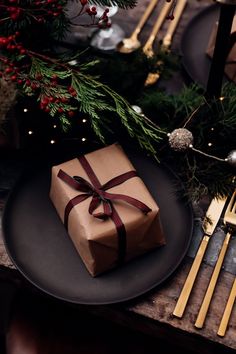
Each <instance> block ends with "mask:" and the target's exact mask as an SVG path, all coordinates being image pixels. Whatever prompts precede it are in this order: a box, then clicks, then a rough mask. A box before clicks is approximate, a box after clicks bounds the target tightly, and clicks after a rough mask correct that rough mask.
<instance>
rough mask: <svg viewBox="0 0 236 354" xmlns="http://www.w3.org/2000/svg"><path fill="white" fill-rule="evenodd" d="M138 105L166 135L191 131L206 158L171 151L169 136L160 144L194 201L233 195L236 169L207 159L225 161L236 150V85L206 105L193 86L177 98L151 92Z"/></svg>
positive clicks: (162, 151)
mask: <svg viewBox="0 0 236 354" xmlns="http://www.w3.org/2000/svg"><path fill="white" fill-rule="evenodd" d="M138 103H139V104H140V106H141V107H142V108H143V110H144V113H145V114H146V115H147V116H148V117H151V118H152V119H153V120H154V121H155V122H156V123H157V124H159V125H160V126H161V128H162V129H163V130H165V131H166V133H168V132H169V133H171V132H172V131H173V130H174V129H176V128H182V127H185V128H187V129H188V130H190V131H191V132H192V134H193V137H194V143H193V145H194V147H196V148H197V149H198V150H200V151H203V152H204V153H205V154H206V155H202V154H200V153H197V152H194V151H191V150H187V151H184V152H175V151H173V150H171V149H170V147H169V144H168V137H167V136H166V138H165V139H163V140H162V141H161V142H160V144H159V151H160V154H161V158H162V159H165V160H166V161H167V162H168V163H169V164H171V165H172V166H173V168H174V169H176V172H177V173H178V174H179V175H180V177H181V179H182V180H183V181H184V183H185V186H186V190H187V191H188V194H189V196H190V197H191V198H192V199H193V200H198V199H200V198H201V197H202V196H203V195H207V194H208V195H211V196H222V195H227V194H229V193H231V192H232V190H233V188H235V183H236V181H235V178H234V176H235V167H233V166H231V165H230V164H228V163H227V162H223V161H219V160H217V159H214V158H211V157H209V156H207V155H213V156H215V157H218V158H221V159H222V160H224V159H225V158H227V156H228V154H229V153H230V152H231V151H233V150H235V148H236V142H235V136H236V86H235V84H232V83H231V84H230V83H228V84H227V85H225V86H224V87H223V89H222V97H221V98H220V99H217V100H211V101H207V100H206V98H205V96H204V91H203V90H202V89H201V88H200V87H198V86H197V85H191V86H189V87H184V88H183V90H182V91H181V92H180V93H178V94H175V95H166V93H165V92H160V91H155V90H153V89H151V90H148V91H147V92H146V93H144V94H143V96H142V97H141V98H140V99H139V101H138ZM233 181H234V182H233Z"/></svg>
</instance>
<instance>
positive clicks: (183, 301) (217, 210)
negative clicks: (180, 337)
mask: <svg viewBox="0 0 236 354" xmlns="http://www.w3.org/2000/svg"><path fill="white" fill-rule="evenodd" d="M226 199H227V198H213V199H212V201H211V203H210V205H209V207H208V209H207V212H206V215H205V218H204V220H203V225H202V228H203V231H204V236H203V238H202V241H201V243H200V246H199V248H198V251H197V254H196V256H195V258H194V261H193V264H192V266H191V269H190V271H189V273H188V276H187V278H186V280H185V283H184V286H183V289H182V291H181V293H180V296H179V299H178V301H177V304H176V306H175V309H174V312H173V315H174V316H176V317H179V318H181V317H182V316H183V313H184V310H185V307H186V305H187V302H188V299H189V296H190V293H191V291H192V288H193V285H194V282H195V279H196V277H197V274H198V271H199V268H200V265H201V263H202V260H203V257H204V254H205V251H206V248H207V245H208V242H209V240H210V237H211V235H212V234H213V232H214V230H215V228H216V225H217V223H218V221H219V219H220V216H221V213H222V211H223V208H224V206H225V202H226Z"/></svg>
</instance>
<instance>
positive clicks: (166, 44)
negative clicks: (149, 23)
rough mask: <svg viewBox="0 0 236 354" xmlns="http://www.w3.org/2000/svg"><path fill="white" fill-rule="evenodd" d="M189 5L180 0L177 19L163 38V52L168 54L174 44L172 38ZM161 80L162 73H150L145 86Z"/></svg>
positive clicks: (176, 9)
mask: <svg viewBox="0 0 236 354" xmlns="http://www.w3.org/2000/svg"><path fill="white" fill-rule="evenodd" d="M186 4H187V0H179V1H178V3H177V5H176V8H175V17H174V19H173V20H172V21H171V22H170V24H169V26H168V28H167V32H166V34H165V36H164V38H163V41H162V45H161V49H162V50H163V52H168V51H169V49H170V46H171V42H172V37H173V35H174V32H175V29H176V27H177V25H178V23H179V20H180V18H181V15H182V13H183V11H184V8H185V6H186ZM158 64H162V62H161V61H158V62H157V65H158ZM159 78H160V73H159V72H157V73H149V74H148V76H147V79H146V81H145V84H144V86H150V85H154V84H155V83H156V82H157V81H158V80H159Z"/></svg>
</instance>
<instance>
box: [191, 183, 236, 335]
mask: <svg viewBox="0 0 236 354" xmlns="http://www.w3.org/2000/svg"><path fill="white" fill-rule="evenodd" d="M224 224H225V225H227V227H228V232H227V234H226V236H225V239H224V242H223V245H222V248H221V251H220V254H219V257H218V260H217V262H216V265H215V268H214V271H213V273H212V276H211V280H210V283H209V285H208V288H207V291H206V294H205V296H204V299H203V302H202V305H201V308H200V311H199V313H198V317H197V320H196V322H195V327H197V328H202V327H203V325H204V322H205V318H206V315H207V312H208V308H209V306H210V302H211V299H212V296H213V293H214V290H215V286H216V282H217V279H218V277H219V274H220V270H221V266H222V264H223V261H224V257H225V254H226V251H227V248H228V244H229V241H230V238H231V235H232V233H233V231H234V230H235V229H236V190H235V191H234V193H233V195H232V197H231V199H230V202H229V204H228V206H227V209H226V211H225V214H224Z"/></svg>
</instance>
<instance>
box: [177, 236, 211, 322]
mask: <svg viewBox="0 0 236 354" xmlns="http://www.w3.org/2000/svg"><path fill="white" fill-rule="evenodd" d="M209 239H210V237H209V236H207V235H205V236H204V237H203V239H202V241H201V244H200V246H199V248H198V251H197V254H196V256H195V258H194V261H193V264H192V266H191V269H190V271H189V273H188V276H187V278H186V280H185V283H184V286H183V289H182V291H181V293H180V296H179V299H178V301H177V304H176V306H175V309H174V312H173V315H174V316H176V317H179V318H181V317H182V316H183V313H184V310H185V307H186V305H187V302H188V299H189V296H190V293H191V291H192V288H193V284H194V282H195V279H196V276H197V273H198V271H199V268H200V265H201V263H202V260H203V257H204V254H205V252H206V248H207V245H208V241H209Z"/></svg>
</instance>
